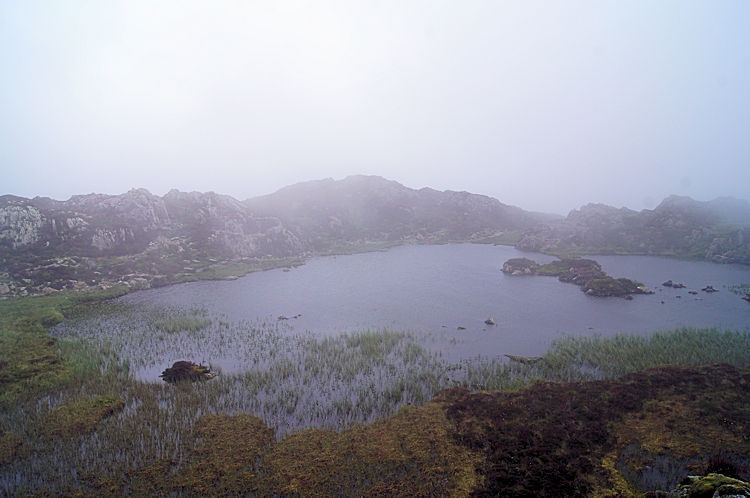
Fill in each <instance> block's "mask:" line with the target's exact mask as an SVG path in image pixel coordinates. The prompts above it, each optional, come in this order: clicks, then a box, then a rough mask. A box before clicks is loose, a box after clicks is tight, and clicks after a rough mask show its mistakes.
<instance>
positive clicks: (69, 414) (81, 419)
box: [37, 396, 125, 439]
mask: <svg viewBox="0 0 750 498" xmlns="http://www.w3.org/2000/svg"><path fill="white" fill-rule="evenodd" d="M124 407H125V403H124V402H123V401H122V400H119V399H116V398H111V397H106V396H101V397H98V398H87V399H81V400H78V401H74V402H71V403H66V404H64V405H61V406H59V407H57V408H55V409H54V410H53V411H52V412H51V413H49V414H48V415H47V416H45V417H43V418H42V419H41V420H40V421H39V423H38V424H37V430H38V432H39V433H40V434H42V435H43V436H44V437H46V438H50V439H51V438H57V437H66V438H67V437H74V436H78V435H81V434H88V433H90V432H93V431H94V429H96V426H97V425H98V424H99V422H100V421H102V420H103V419H105V418H107V417H109V416H111V415H114V414H115V413H117V412H119V411H121V410H122V409H123V408H124Z"/></svg>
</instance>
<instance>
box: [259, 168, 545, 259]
mask: <svg viewBox="0 0 750 498" xmlns="http://www.w3.org/2000/svg"><path fill="white" fill-rule="evenodd" d="M245 205H246V206H248V208H249V209H250V210H251V211H253V212H255V213H262V214H263V215H266V216H275V217H278V218H280V219H281V220H282V221H283V222H284V224H285V226H288V227H289V228H290V230H292V231H293V232H294V233H296V234H297V235H298V236H299V237H300V238H302V239H303V240H304V241H305V243H306V244H308V245H309V246H310V247H311V248H313V249H314V250H318V251H320V250H327V249H330V248H331V247H332V246H336V245H338V244H341V243H342V242H343V243H345V244H351V245H354V246H358V245H361V244H367V243H371V242H396V243H404V242H444V241H465V240H475V239H479V238H485V237H488V236H492V235H496V234H497V233H498V232H504V231H508V230H522V229H525V228H529V227H531V226H533V225H534V224H536V223H537V222H539V221H540V220H542V219H544V218H543V216H542V215H538V214H534V213H529V212H527V211H524V210H522V209H520V208H517V207H513V206H508V205H505V204H502V203H501V202H500V201H498V200H497V199H493V198H491V197H486V196H483V195H477V194H470V193H468V192H453V191H450V190H449V191H445V192H439V191H437V190H433V189H430V188H423V189H420V190H414V189H410V188H407V187H404V186H403V185H401V184H399V183H397V182H394V181H389V180H386V179H383V178H380V177H377V176H351V177H348V178H346V179H344V180H341V181H334V180H332V179H327V180H320V181H314V182H307V183H300V184H297V185H292V186H290V187H286V188H283V189H281V190H279V191H278V192H276V193H274V194H271V195H267V196H264V197H257V198H255V199H250V200H248V201H245Z"/></svg>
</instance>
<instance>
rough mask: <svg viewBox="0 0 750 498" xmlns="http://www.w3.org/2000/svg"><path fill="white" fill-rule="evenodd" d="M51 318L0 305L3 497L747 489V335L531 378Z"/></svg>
mask: <svg viewBox="0 0 750 498" xmlns="http://www.w3.org/2000/svg"><path fill="white" fill-rule="evenodd" d="M70 299H73V298H65V297H58V298H54V299H52V298H46V299H45V298H39V299H36V300H26V301H22V300H14V301H7V302H3V303H2V305H1V306H2V307H3V309H2V311H3V314H2V317H3V319H2V335H0V340H1V341H2V343H1V344H2V348H3V352H4V357H5V358H6V359H4V360H3V361H4V362H5V363H4V364H3V367H2V369H0V380H2V383H3V395H2V401H1V402H2V404H1V405H0V409H2V412H3V417H2V422H0V490H2V493H4V494H9V495H15V494H23V493H40V492H49V493H53V494H59V493H70V494H74V493H82V494H84V495H88V494H91V495H94V494H98V495H101V494H128V493H131V494H139V495H140V494H175V493H176V494H188V495H193V494H194V495H205V494H215V493H219V494H222V493H223V494H242V493H250V494H253V493H258V494H262V495H266V494H272V493H281V494H292V495H294V494H301V495H316V494H318V495H331V494H344V495H351V494H365V495H375V494H412V495H447V494H451V495H467V494H470V493H479V494H483V493H484V494H487V493H491V494H495V493H498V492H501V491H503V490H504V492H507V491H508V490H512V492H513V493H516V494H519V495H524V494H529V493H536V494H539V493H547V494H558V495H560V494H562V495H571V494H573V495H581V494H583V495H585V494H593V495H598V496H602V495H607V494H609V495H611V496H616V495H617V493H620V494H621V495H622V494H624V495H633V494H636V493H639V492H643V491H646V490H652V489H670V488H672V487H674V485H675V484H676V483H677V482H678V481H679V480H680V479H682V478H683V477H684V476H685V475H686V473H696V472H697V471H701V470H706V469H705V468H704V467H706V465H708V462H709V461H710V459H711V458H713V459H714V460H715V459H716V458H718V457H721V458H723V459H724V460H726V461H728V462H730V463H731V464H732V465H734V469H735V470H736V472H737V473H738V474H739V475H738V476H737V477H740V478H745V479H747V478H748V471H749V470H750V469H749V468H748V464H749V462H748V455H750V442H749V439H748V437H747V434H748V432H747V428H748V427H750V409H748V403H747V402H746V399H747V393H748V391H750V387H749V386H750V373H749V372H748V369H747V364H748V362H750V336H749V335H748V334H747V333H746V332H731V331H719V330H711V329H700V330H697V329H680V330H675V331H671V332H664V333H655V334H653V335H652V336H650V337H635V336H624V335H623V336H617V337H614V338H578V339H576V338H566V339H563V340H561V341H558V342H556V343H555V344H554V345H553V346H552V348H551V349H550V350H549V351H548V352H547V353H546V354H545V355H544V356H543V357H542V359H541V360H538V361H534V362H515V361H508V360H507V359H502V358H477V359H474V360H467V361H463V362H460V363H455V364H451V363H447V362H445V361H443V360H442V359H441V358H440V356H439V355H438V354H435V353H432V352H429V351H428V350H427V349H426V348H425V347H424V346H423V342H424V340H425V338H424V337H418V336H415V335H413V334H409V333H405V332H398V331H388V330H383V331H365V332H359V333H350V334H343V335H340V336H333V337H327V338H317V337H314V336H312V335H310V334H298V333H293V332H292V331H290V330H288V329H286V328H285V327H284V325H283V323H280V322H279V321H272V322H268V323H263V322H259V323H248V322H238V323H231V322H229V321H228V320H226V319H225V318H223V317H217V316H209V315H208V314H207V313H206V312H205V311H204V310H201V309H177V308H173V309H159V310H149V311H140V310H137V309H133V308H128V307H122V306H120V305H118V304H113V303H111V302H110V303H103V304H96V305H85V306H81V305H80V303H79V302H78V300H79V298H75V299H73V300H72V301H71V300H70ZM9 303H10V304H9ZM63 314H65V315H67V316H69V317H71V320H70V321H66V322H64V323H63V324H62V325H59V326H58V327H56V328H55V329H54V331H53V335H54V336H55V337H52V336H50V335H48V334H47V333H46V332H45V329H44V327H45V326H49V325H53V324H54V323H55V322H58V321H59V320H61V319H62V315H63ZM214 358H216V359H222V361H223V362H224V365H226V368H223V369H221V372H220V375H218V376H217V377H216V378H214V379H211V380H209V381H206V382H197V383H192V382H181V383H177V384H167V383H165V382H161V381H159V380H158V373H159V372H161V371H162V370H163V369H164V366H165V365H171V364H172V362H173V361H176V360H177V359H184V360H191V361H195V362H199V361H205V362H207V364H208V363H210V362H211V361H212V359H214ZM717 363H721V364H722V365H715V364H717ZM712 364H714V366H700V365H712ZM664 365H673V366H668V367H666V366H664ZM677 365H679V366H677ZM212 366H213V365H212ZM654 367H657V369H656V370H649V371H644V370H646V369H649V368H654ZM214 368H215V369H217V370H218V368H216V367H214ZM152 371H156V373H157V378H153V377H151V378H149V376H151V375H152V374H151V373H150V372H152ZM238 434H239V435H242V437H238V436H237V435H238Z"/></svg>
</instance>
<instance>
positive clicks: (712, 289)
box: [701, 285, 719, 292]
mask: <svg viewBox="0 0 750 498" xmlns="http://www.w3.org/2000/svg"><path fill="white" fill-rule="evenodd" d="M701 290H702V291H703V292H719V291H718V289H714V287H713V285H707V286H705V287H704V288H702V289H701Z"/></svg>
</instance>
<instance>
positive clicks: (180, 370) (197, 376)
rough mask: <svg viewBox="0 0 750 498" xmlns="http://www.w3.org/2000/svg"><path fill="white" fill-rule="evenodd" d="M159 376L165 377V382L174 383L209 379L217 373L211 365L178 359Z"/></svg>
mask: <svg viewBox="0 0 750 498" xmlns="http://www.w3.org/2000/svg"><path fill="white" fill-rule="evenodd" d="M159 377H161V378H162V379H164V381H165V382H169V383H173V384H174V383H177V382H183V381H190V382H196V381H199V380H209V379H213V378H214V377H216V374H215V373H214V372H212V371H211V369H210V368H209V367H207V366H204V365H199V364H196V363H193V362H192V361H176V362H174V364H173V365H172V366H171V367H169V368H167V369H166V370H164V371H163V372H162V373H161V375H159Z"/></svg>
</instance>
